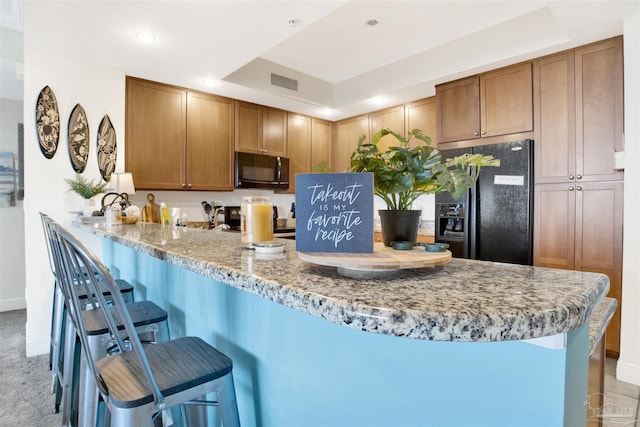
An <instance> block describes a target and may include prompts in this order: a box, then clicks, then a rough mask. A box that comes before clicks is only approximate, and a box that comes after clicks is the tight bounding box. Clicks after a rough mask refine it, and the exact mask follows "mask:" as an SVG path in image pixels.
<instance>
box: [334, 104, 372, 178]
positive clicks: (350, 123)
mask: <svg viewBox="0 0 640 427" xmlns="http://www.w3.org/2000/svg"><path fill="white" fill-rule="evenodd" d="M335 126H336V139H335V140H334V143H333V150H332V152H333V171H334V172H347V171H350V170H351V154H353V152H354V151H355V150H356V148H358V141H359V140H360V137H361V136H362V135H365V137H368V136H367V132H368V131H369V118H368V116H358V117H353V118H350V119H346V120H342V121H340V122H337V123H336V125H335Z"/></svg>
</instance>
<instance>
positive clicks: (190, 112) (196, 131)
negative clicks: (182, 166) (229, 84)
mask: <svg viewBox="0 0 640 427" xmlns="http://www.w3.org/2000/svg"><path fill="white" fill-rule="evenodd" d="M233 117H234V105H233V101H232V100H231V99H227V98H223V97H219V96H215V95H208V94H201V93H195V92H189V93H188V94H187V181H186V182H187V185H186V187H187V189H189V190H233V127H234V126H233V121H234V120H233Z"/></svg>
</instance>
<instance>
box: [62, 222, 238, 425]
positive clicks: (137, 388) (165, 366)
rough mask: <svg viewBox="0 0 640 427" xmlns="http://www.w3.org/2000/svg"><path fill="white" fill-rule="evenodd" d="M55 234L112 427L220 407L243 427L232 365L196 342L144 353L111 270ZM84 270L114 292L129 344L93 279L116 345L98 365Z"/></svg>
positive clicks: (73, 312)
mask: <svg viewBox="0 0 640 427" xmlns="http://www.w3.org/2000/svg"><path fill="white" fill-rule="evenodd" d="M51 231H52V233H53V235H54V237H55V240H56V241H57V243H58V244H59V247H60V254H61V261H62V263H61V267H62V270H63V273H64V274H63V276H64V277H63V278H62V280H61V281H62V284H63V291H64V294H65V299H66V300H67V301H68V305H69V313H70V316H71V320H72V322H73V324H74V327H75V328H76V329H77V330H78V332H79V333H78V335H79V338H80V342H81V345H82V348H83V351H84V352H85V354H87V361H88V362H89V368H90V370H91V372H92V374H93V378H94V380H95V382H96V385H97V387H98V389H99V390H100V394H101V396H102V399H103V400H104V402H105V404H106V407H107V408H108V411H109V414H110V422H111V426H113V427H116V426H117V427H134V426H135V427H137V426H141V425H150V424H151V422H152V420H153V418H154V417H156V416H157V414H159V413H161V412H162V411H165V410H167V409H170V408H173V407H176V406H178V405H192V404H218V406H219V407H220V415H221V418H222V422H223V424H224V426H225V427H236V426H239V425H240V421H239V415H238V409H237V403H236V398H235V389H234V385H233V375H232V369H233V363H232V361H231V359H229V358H228V357H227V356H226V355H224V354H222V353H221V352H219V351H218V350H216V349H215V348H213V347H212V346H210V345H209V344H207V343H205V342H204V341H203V340H201V339H200V338H196V337H184V338H178V339H175V340H172V341H169V342H166V343H159V344H156V345H152V346H148V347H147V348H146V349H145V348H143V347H142V343H141V341H140V338H139V336H138V334H137V333H136V330H135V326H134V324H133V322H132V319H131V316H130V314H129V312H128V311H127V309H126V305H125V303H124V301H123V298H122V295H121V294H120V293H119V292H115V291H116V289H117V288H116V284H115V281H114V280H113V278H112V277H111V275H110V273H109V272H108V270H107V269H106V268H105V267H104V265H103V264H102V263H101V262H100V261H99V260H97V258H96V257H95V255H94V254H93V253H92V252H91V251H90V250H89V249H88V248H86V246H84V245H83V244H82V243H81V242H79V241H78V240H77V239H76V238H75V237H74V236H73V235H71V234H70V233H69V232H68V231H66V230H65V229H64V228H62V227H60V226H59V225H57V224H52V230H51ZM83 267H84V268H86V269H88V270H89V271H96V272H97V273H98V275H99V276H101V278H102V279H103V280H104V283H105V285H106V286H107V287H108V288H110V289H111V290H112V298H113V302H114V305H115V309H116V310H117V313H118V316H119V320H120V321H121V322H122V324H123V325H124V329H125V331H126V336H127V337H128V339H129V342H127V343H125V341H124V339H123V337H122V336H121V333H120V331H119V329H118V324H117V322H116V320H115V319H114V316H113V312H112V311H111V310H110V309H109V308H108V306H107V305H106V300H105V297H104V295H103V294H102V292H99V291H98V287H97V283H98V280H97V279H95V277H94V275H90V280H88V281H86V283H85V284H86V285H88V286H89V287H90V288H92V289H89V292H88V294H89V295H92V296H93V297H94V298H95V300H96V302H95V305H94V309H98V310H101V312H102V315H103V316H104V318H105V321H106V324H107V326H108V328H109V330H110V333H111V336H112V339H113V341H114V343H115V346H114V354H111V355H109V356H107V357H105V358H103V359H100V360H99V361H98V362H94V360H95V358H94V357H93V356H92V354H91V353H92V349H91V347H90V345H89V342H88V341H89V339H88V336H87V333H86V326H85V324H84V319H83V317H82V316H81V315H80V311H81V308H80V302H79V299H78V296H77V293H76V289H75V286H73V284H74V280H77V277H78V276H79V275H81V274H82V273H81V271H82V268H83ZM212 392H215V393H216V396H217V399H218V402H203V401H200V400H199V399H200V398H201V397H202V396H206V395H207V394H209V393H212Z"/></svg>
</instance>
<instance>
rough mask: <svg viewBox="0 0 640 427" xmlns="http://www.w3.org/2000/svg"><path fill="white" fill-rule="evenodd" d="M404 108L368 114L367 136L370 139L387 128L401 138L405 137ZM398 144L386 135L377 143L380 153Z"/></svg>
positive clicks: (398, 107)
mask: <svg viewBox="0 0 640 427" xmlns="http://www.w3.org/2000/svg"><path fill="white" fill-rule="evenodd" d="M404 122H405V120H404V106H403V105H399V106H396V107H391V108H387V109H384V110H380V111H376V112H374V113H369V135H370V137H372V136H373V135H375V134H376V133H378V132H379V131H380V130H381V129H383V128H389V129H391V130H392V131H394V132H397V133H399V134H400V135H401V136H403V137H404V136H406V134H405V129H404ZM398 144H400V142H399V141H398V140H397V139H396V138H395V137H394V136H393V135H386V136H385V137H383V138H382V139H381V140H380V141H379V142H378V149H379V150H380V151H387V150H388V149H389V147H391V146H397V145H398Z"/></svg>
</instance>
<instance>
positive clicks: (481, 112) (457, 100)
mask: <svg viewBox="0 0 640 427" xmlns="http://www.w3.org/2000/svg"><path fill="white" fill-rule="evenodd" d="M436 98H437V101H438V125H439V126H438V143H443V142H454V141H463V140H469V139H476V138H486V137H491V136H499V135H508V134H512V133H521V132H529V131H531V130H533V95H532V71H531V63H525V64H519V65H514V66H511V67H506V68H502V69H500V70H496V71H492V72H489V73H485V74H481V75H479V76H473V77H468V78H466V79H462V80H457V81H454V82H451V83H446V84H442V85H438V86H437V87H436Z"/></svg>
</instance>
